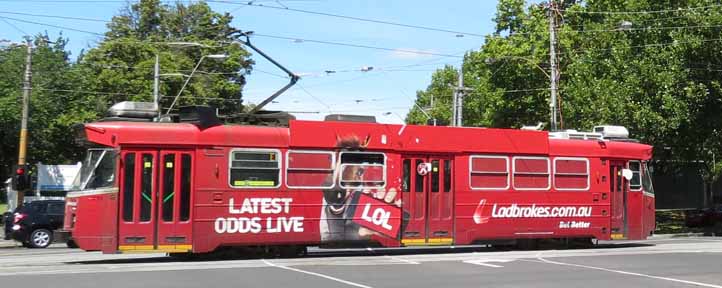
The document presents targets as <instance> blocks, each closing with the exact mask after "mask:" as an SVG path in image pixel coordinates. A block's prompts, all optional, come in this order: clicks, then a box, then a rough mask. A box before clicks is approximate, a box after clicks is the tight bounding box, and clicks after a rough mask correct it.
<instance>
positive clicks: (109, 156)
mask: <svg viewBox="0 0 722 288" xmlns="http://www.w3.org/2000/svg"><path fill="white" fill-rule="evenodd" d="M116 155H117V153H116V151H115V150H113V149H88V152H87V154H86V157H85V160H84V161H83V162H82V166H81V168H80V173H79V175H78V177H76V178H75V181H74V184H73V190H87V189H100V188H108V187H113V186H114V185H115V166H116Z"/></svg>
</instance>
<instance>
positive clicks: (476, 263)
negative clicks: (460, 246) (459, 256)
mask: <svg viewBox="0 0 722 288" xmlns="http://www.w3.org/2000/svg"><path fill="white" fill-rule="evenodd" d="M464 263H469V264H474V265H481V266H486V267H492V268H504V266H501V265H494V264H489V263H484V262H473V261H464Z"/></svg>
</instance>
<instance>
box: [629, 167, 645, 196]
mask: <svg viewBox="0 0 722 288" xmlns="http://www.w3.org/2000/svg"><path fill="white" fill-rule="evenodd" d="M629 170H632V179H631V180H629V189H630V190H635V191H639V190H641V189H642V163H641V162H639V161H629Z"/></svg>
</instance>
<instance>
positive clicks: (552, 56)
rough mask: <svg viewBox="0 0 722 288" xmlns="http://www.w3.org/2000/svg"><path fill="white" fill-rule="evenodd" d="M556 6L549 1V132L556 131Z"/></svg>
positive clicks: (557, 75) (557, 72) (557, 74)
mask: <svg viewBox="0 0 722 288" xmlns="http://www.w3.org/2000/svg"><path fill="white" fill-rule="evenodd" d="M555 10H556V5H555V3H554V0H552V1H549V62H550V63H551V65H550V66H551V77H550V79H551V83H550V85H551V98H550V99H549V108H550V110H551V111H550V114H551V115H550V120H549V122H550V123H549V124H550V126H549V127H550V129H549V130H550V131H556V130H557V80H558V79H559V71H558V67H557V53H556V46H557V38H556V11H555Z"/></svg>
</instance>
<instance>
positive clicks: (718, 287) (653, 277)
mask: <svg viewBox="0 0 722 288" xmlns="http://www.w3.org/2000/svg"><path fill="white" fill-rule="evenodd" d="M540 254H541V252H540V253H538V254H537V255H540ZM536 259H538V260H539V261H541V262H543V263H547V264H554V265H562V266H571V267H580V268H587V269H594V270H600V271H606V272H612V273H619V274H624V275H631V276H639V277H646V278H652V279H658V280H665V281H672V282H678V283H684V284H690V285H696V286H702V287H711V288H722V286H720V285H714V284H708V283H702V282H695V281H688V280H682V279H676V278H670V277H662V276H654V275H648V274H642V273H636V272H628V271H622V270H614V269H607V268H602V267H595V266H588V265H581V264H573V263H564V262H557V261H552V260H547V259H544V258H542V257H541V256H538V257H537V258H536Z"/></svg>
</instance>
